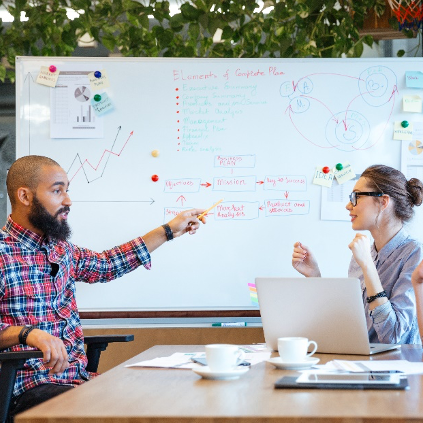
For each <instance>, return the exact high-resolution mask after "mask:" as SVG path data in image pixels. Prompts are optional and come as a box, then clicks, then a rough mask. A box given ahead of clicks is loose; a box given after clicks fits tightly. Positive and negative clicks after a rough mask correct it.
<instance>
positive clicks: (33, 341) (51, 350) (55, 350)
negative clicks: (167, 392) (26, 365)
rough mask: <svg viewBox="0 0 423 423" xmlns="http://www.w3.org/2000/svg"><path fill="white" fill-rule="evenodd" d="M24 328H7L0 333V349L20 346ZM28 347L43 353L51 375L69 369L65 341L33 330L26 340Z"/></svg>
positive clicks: (41, 331) (38, 330) (45, 364)
mask: <svg viewBox="0 0 423 423" xmlns="http://www.w3.org/2000/svg"><path fill="white" fill-rule="evenodd" d="M22 329H23V326H7V327H6V328H5V329H3V330H1V331H0V349H5V348H9V347H13V346H15V345H19V344H20V342H19V334H20V332H21V330H22ZM26 345H28V346H30V347H33V348H37V349H39V350H40V351H42V353H43V363H44V366H45V367H47V368H50V373H51V374H53V373H56V374H60V373H63V372H64V371H65V370H66V369H67V368H68V367H69V362H68V353H67V352H66V348H65V345H64V344H63V341H62V340H61V339H59V338H56V337H55V336H52V335H50V334H49V333H47V332H45V331H43V330H40V329H33V330H32V331H31V332H30V333H29V334H28V337H27V338H26Z"/></svg>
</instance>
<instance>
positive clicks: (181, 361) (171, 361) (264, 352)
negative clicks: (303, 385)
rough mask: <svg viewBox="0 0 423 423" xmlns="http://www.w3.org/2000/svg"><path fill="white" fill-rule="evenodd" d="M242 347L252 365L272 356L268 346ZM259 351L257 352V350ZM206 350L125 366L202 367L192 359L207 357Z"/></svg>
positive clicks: (245, 357) (176, 354)
mask: <svg viewBox="0 0 423 423" xmlns="http://www.w3.org/2000/svg"><path fill="white" fill-rule="evenodd" d="M240 348H241V349H242V350H243V351H244V358H243V359H244V360H245V361H248V362H249V363H250V364H251V365H252V366H253V365H254V364H258V363H261V362H262V361H266V360H268V359H269V358H270V355H271V351H270V350H268V349H267V348H265V347H264V348H258V346H256V345H254V346H248V345H243V346H240ZM246 351H253V352H246ZM255 351H257V352H255ZM205 356H206V353H205V352H192V353H174V354H172V355H170V356H169V357H157V358H153V359H152V360H145V361H140V362H138V363H134V364H128V365H126V366H125V367H157V368H167V369H194V368H198V367H202V365H201V364H198V363H194V362H193V361H191V358H192V357H196V358H205Z"/></svg>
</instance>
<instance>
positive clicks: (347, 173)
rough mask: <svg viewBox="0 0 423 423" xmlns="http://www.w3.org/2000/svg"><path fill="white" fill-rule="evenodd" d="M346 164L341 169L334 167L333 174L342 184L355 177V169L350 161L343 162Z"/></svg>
mask: <svg viewBox="0 0 423 423" xmlns="http://www.w3.org/2000/svg"><path fill="white" fill-rule="evenodd" d="M342 165H343V166H344V167H343V168H342V169H341V170H337V169H336V168H334V169H333V174H334V176H335V178H336V180H337V181H338V184H339V185H341V184H343V183H345V182H347V181H349V180H351V179H354V178H355V172H354V171H353V168H352V166H351V165H350V163H349V162H345V163H342Z"/></svg>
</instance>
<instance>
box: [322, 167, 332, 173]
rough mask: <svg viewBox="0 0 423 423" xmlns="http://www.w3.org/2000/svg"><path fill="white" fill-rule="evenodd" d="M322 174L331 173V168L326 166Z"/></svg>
mask: <svg viewBox="0 0 423 423" xmlns="http://www.w3.org/2000/svg"><path fill="white" fill-rule="evenodd" d="M322 172H323V173H329V172H330V169H329V167H328V166H325V167H324V168H323V169H322Z"/></svg>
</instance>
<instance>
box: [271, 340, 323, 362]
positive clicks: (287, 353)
mask: <svg viewBox="0 0 423 423" xmlns="http://www.w3.org/2000/svg"><path fill="white" fill-rule="evenodd" d="M312 344H314V348H313V351H311V352H309V353H307V350H308V347H309V346H310V345H312ZM316 350H317V344H316V342H314V341H309V340H308V339H307V338H301V337H287V338H278V351H279V355H280V357H281V359H282V361H285V362H291V363H292V362H299V361H304V360H305V359H306V357H310V356H311V355H313V354H314V353H315V352H316Z"/></svg>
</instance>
